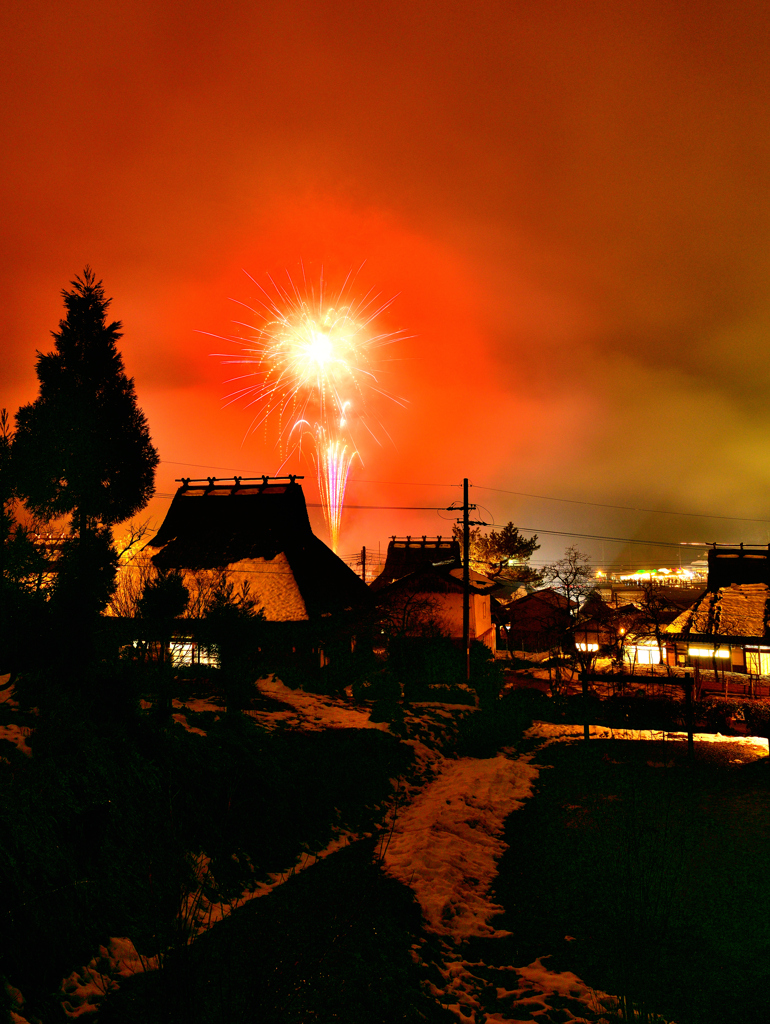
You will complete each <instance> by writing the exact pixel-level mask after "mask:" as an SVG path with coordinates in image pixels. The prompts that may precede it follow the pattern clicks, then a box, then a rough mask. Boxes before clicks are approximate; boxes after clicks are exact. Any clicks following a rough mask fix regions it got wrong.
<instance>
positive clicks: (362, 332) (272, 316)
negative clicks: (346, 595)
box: [224, 277, 403, 551]
mask: <svg viewBox="0 0 770 1024" xmlns="http://www.w3.org/2000/svg"><path fill="white" fill-rule="evenodd" d="M252 280H253V278H252ZM254 283H255V284H256V283H257V282H254ZM270 283H271V285H272V287H273V292H274V295H272V296H271V295H270V294H268V292H267V291H265V289H264V288H262V287H261V286H260V285H259V284H257V287H258V288H259V289H260V291H261V292H262V295H263V296H264V300H265V301H263V302H262V309H261V310H258V309H253V308H252V307H249V306H247V307H246V308H247V309H250V310H251V312H252V313H253V314H254V315H255V316H256V317H258V318H259V319H260V320H261V321H262V323H261V325H258V326H256V327H255V325H254V324H243V323H241V324H240V326H242V327H246V328H247V329H248V330H249V331H252V332H255V333H254V334H253V335H252V336H251V337H249V338H247V339H246V340H244V339H241V338H232V339H230V340H232V341H235V342H237V343H238V344H239V345H240V346H241V348H242V352H241V353H239V354H238V355H236V356H233V355H229V356H224V359H225V361H226V362H228V363H239V364H244V363H245V364H249V365H251V366H253V367H254V368H253V369H251V370H249V371H248V372H247V373H246V374H244V375H243V376H240V377H238V378H235V380H237V381H238V382H239V383H240V384H241V386H240V387H238V389H237V390H236V391H234V392H232V393H231V394H230V395H229V396H228V399H229V401H230V402H233V401H237V400H239V399H243V398H245V399H247V401H248V404H249V405H252V406H257V409H258V411H257V414H256V416H255V417H254V419H253V421H252V423H251V427H250V430H251V431H257V430H259V429H260V428H262V427H264V428H265V431H266V433H267V430H268V427H269V425H270V423H271V422H275V423H277V429H278V439H277V443H278V449H279V455H280V461H281V468H283V467H284V466H285V465H286V463H287V461H288V460H289V459H290V458H291V457H293V456H295V455H301V454H302V445H303V442H304V441H305V439H307V438H309V439H310V443H311V444H312V447H313V456H314V462H315V466H316V472H317V475H318V488H319V491H320V495H321V505H322V507H323V511H324V517H325V519H326V524H327V527H328V530H329V538H330V541H331V547H332V549H333V550H334V551H336V550H337V548H338V544H339V534H340V523H341V518H342V508H343V504H344V500H345V487H346V485H347V480H348V474H349V472H350V467H351V464H352V462H353V460H354V459H355V458H359V459H360V455H359V452H358V448H357V445H356V443H355V440H354V437H353V427H354V426H355V427H356V428H363V429H365V430H367V431H368V432H369V433H370V434H371V436H372V437H374V439H375V440H377V437H376V434H375V432H374V431H373V430H372V428H371V427H370V425H369V423H368V422H367V419H368V416H367V404H366V398H367V395H372V394H380V395H385V396H386V397H387V398H390V399H392V400H393V401H396V402H399V404H403V403H402V402H401V401H400V400H399V399H397V398H395V397H394V396H393V395H391V394H389V393H388V392H387V391H385V390H384V389H383V388H382V387H381V386H380V384H379V382H378V380H377V377H376V375H375V365H374V364H375V360H376V357H377V355H378V354H379V350H381V349H382V347H383V346H385V345H389V344H391V343H392V342H394V341H396V340H397V339H399V338H401V337H403V335H402V333H401V332H395V333H391V332H388V333H381V332H378V331H377V330H376V329H375V328H374V321H375V319H376V318H377V316H378V315H379V314H380V313H382V311H383V310H384V309H386V308H387V307H388V306H389V305H390V301H392V300H389V301H387V302H384V303H381V302H379V299H378V296H376V295H372V293H371V292H370V293H368V294H367V295H365V296H364V298H363V299H361V300H359V301H357V302H354V301H351V300H350V298H349V297H348V295H349V288H350V284H351V280H350V277H348V279H347V280H346V282H345V284H344V285H343V287H342V289H341V290H340V291H339V292H338V293H337V294H336V295H335V296H334V298H333V300H328V299H327V298H326V296H325V295H324V282H323V278H322V279H321V283H320V287H319V291H318V295H316V294H314V292H313V290H312V289H311V290H308V289H307V286H305V289H304V291H300V290H299V288H298V287H297V286H296V285H295V284H294V282H293V281H292V280H291V278H289V287H288V288H280V287H279V286H278V285H276V284H275V282H274V281H273V280H272V278H270ZM380 429H381V428H380ZM378 443H379V442H378ZM279 472H280V470H279Z"/></svg>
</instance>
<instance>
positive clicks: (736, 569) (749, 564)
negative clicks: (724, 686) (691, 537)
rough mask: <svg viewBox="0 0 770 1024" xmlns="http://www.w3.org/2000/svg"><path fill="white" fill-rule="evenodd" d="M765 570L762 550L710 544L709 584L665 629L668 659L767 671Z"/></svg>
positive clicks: (769, 640)
mask: <svg viewBox="0 0 770 1024" xmlns="http://www.w3.org/2000/svg"><path fill="white" fill-rule="evenodd" d="M769 569H770V560H768V557H767V552H766V550H764V549H760V550H759V551H757V550H756V549H743V548H713V549H711V550H710V551H709V589H708V590H707V591H706V593H705V594H703V595H702V596H701V597H700V598H698V600H697V601H696V602H695V603H694V604H693V605H691V606H690V608H688V609H687V610H686V611H685V612H683V613H682V614H681V615H679V616H678V617H677V618H676V619H675V620H674V621H673V622H672V623H671V625H670V626H669V627H668V629H667V634H668V638H669V639H670V641H671V643H670V650H671V654H670V656H669V660H670V662H671V663H673V664H678V665H701V666H702V667H703V668H706V669H711V668H713V667H714V665H715V664H716V665H717V666H719V667H720V668H722V667H724V668H726V669H727V670H728V671H733V672H741V673H742V672H747V673H750V674H752V675H762V676H766V675H768V674H770V657H768V655H770V628H769V626H768V607H769V606H770V604H769V603H770V585H768V582H767V581H766V580H763V579H757V577H761V576H763V575H765V574H767V573H768V570H769ZM712 584H713V585H712Z"/></svg>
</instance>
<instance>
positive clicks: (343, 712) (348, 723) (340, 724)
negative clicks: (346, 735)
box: [248, 677, 389, 732]
mask: <svg viewBox="0 0 770 1024" xmlns="http://www.w3.org/2000/svg"><path fill="white" fill-rule="evenodd" d="M257 687H258V689H259V690H260V692H261V693H263V694H264V695H265V696H266V697H273V698H274V699H275V700H279V701H281V703H283V704H288V705H290V707H291V708H292V709H293V710H292V711H286V710H280V711H249V712H248V715H249V717H250V718H254V719H255V720H256V721H257V722H259V723H260V724H261V725H265V726H270V725H274V724H275V723H276V722H279V721H283V722H285V724H286V725H291V726H293V727H295V728H297V729H300V730H302V731H305V732H314V731H318V730H321V729H380V730H381V731H383V732H387V731H388V729H389V726H388V723H387V722H372V721H370V720H369V712H368V710H366V709H365V708H357V707H351V705H350V701H348V700H346V699H345V698H340V697H330V696H326V695H323V696H322V695H320V694H317V693H306V692H305V691H304V690H290V689H289V687H288V686H284V684H283V683H282V682H281V681H280V680H279V679H275V678H274V677H269V678H267V679H260V680H258V681H257Z"/></svg>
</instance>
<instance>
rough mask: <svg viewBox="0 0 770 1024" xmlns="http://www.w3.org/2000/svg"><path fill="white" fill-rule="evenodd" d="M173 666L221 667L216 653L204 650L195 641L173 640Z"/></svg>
mask: <svg viewBox="0 0 770 1024" xmlns="http://www.w3.org/2000/svg"><path fill="white" fill-rule="evenodd" d="M171 664H172V665H209V666H213V667H214V668H218V667H219V658H218V656H217V653H216V651H211V652H210V653H209V651H207V650H204V649H203V648H201V647H199V646H198V644H196V642H195V641H194V640H186V639H184V640H183V639H179V640H172V641H171Z"/></svg>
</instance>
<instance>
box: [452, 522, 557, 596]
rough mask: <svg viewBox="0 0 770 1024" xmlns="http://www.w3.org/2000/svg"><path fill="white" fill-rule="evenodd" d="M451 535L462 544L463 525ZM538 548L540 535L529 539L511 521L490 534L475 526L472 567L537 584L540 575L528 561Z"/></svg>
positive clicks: (490, 573) (506, 577)
mask: <svg viewBox="0 0 770 1024" xmlns="http://www.w3.org/2000/svg"><path fill="white" fill-rule="evenodd" d="M452 535H453V537H454V539H455V540H457V541H459V542H460V544H462V540H463V531H462V527H461V526H454V527H452ZM539 547H540V545H539V544H538V542H537V534H535V535H534V537H530V538H529V539H528V540H527V539H525V538H524V537H522V536H521V534H520V533H519V530H518V527H516V526H514V525H513V523H511V522H509V523H506V525H505V526H504V527H503V528H502V529H501V530H490V531H489V533H482V532H481V530H480V529H479V527H476V528H475V529H472V530H471V531H470V564H471V568H472V569H475V570H476V571H477V572H481V573H485V574H487V575H491V576H498V577H501V578H503V579H506V580H511V581H513V582H518V583H534V584H538V583H540V579H541V576H540V573H538V572H537V571H536V570H535V569H533V568H531V567H530V566H529V565H528V562H529V559H530V558H531V557H532V555H533V554H534V553H535V551H537V550H538V549H539Z"/></svg>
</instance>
